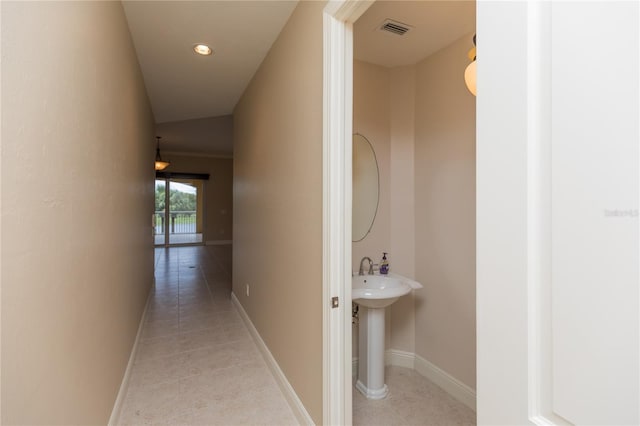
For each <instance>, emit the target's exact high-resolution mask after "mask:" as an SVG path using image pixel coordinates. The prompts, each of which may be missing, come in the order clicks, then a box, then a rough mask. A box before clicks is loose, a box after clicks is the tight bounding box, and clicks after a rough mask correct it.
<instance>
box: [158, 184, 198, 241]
mask: <svg viewBox="0 0 640 426" xmlns="http://www.w3.org/2000/svg"><path fill="white" fill-rule="evenodd" d="M203 186H204V181H202V180H201V179H175V178H163V179H156V182H155V213H154V238H155V245H156V246H165V247H166V246H174V245H193V244H202V242H203V241H204V239H203V229H204V226H203V225H204V223H203V221H204V215H203V205H204V202H203V201H204V200H203V194H204V191H203Z"/></svg>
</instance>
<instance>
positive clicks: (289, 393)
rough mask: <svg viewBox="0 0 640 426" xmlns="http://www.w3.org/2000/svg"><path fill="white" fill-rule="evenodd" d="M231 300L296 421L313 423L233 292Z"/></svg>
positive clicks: (306, 423)
mask: <svg viewBox="0 0 640 426" xmlns="http://www.w3.org/2000/svg"><path fill="white" fill-rule="evenodd" d="M231 300H232V301H233V304H234V305H235V306H236V308H238V312H239V313H240V316H241V317H242V320H243V321H244V323H245V324H246V326H247V328H248V329H249V333H250V334H251V337H253V340H254V341H255V343H256V345H257V346H258V349H259V350H260V352H261V353H262V356H263V357H264V360H265V362H266V363H267V365H268V366H269V369H270V370H271V373H272V374H273V376H274V377H275V379H276V382H277V383H278V386H279V387H280V390H281V391H282V393H283V394H284V396H285V398H286V399H287V402H288V403H289V406H290V407H291V410H292V411H293V414H294V415H295V416H296V418H297V419H298V422H299V423H300V424H301V425H313V424H314V423H313V419H312V418H311V416H310V415H309V413H308V412H307V409H306V408H305V407H304V404H302V401H300V398H298V395H297V394H296V391H295V390H294V389H293V386H291V383H289V381H288V380H287V377H286V376H285V375H284V373H283V372H282V370H281V369H280V366H279V365H278V362H277V361H276V360H275V358H274V357H273V355H271V352H270V351H269V348H268V347H267V345H266V344H265V343H264V340H262V337H260V333H258V330H257V329H256V327H255V326H254V325H253V323H252V322H251V318H249V315H247V312H246V311H245V310H244V308H243V307H242V305H241V304H240V301H239V300H238V298H237V297H236V295H235V294H234V293H231Z"/></svg>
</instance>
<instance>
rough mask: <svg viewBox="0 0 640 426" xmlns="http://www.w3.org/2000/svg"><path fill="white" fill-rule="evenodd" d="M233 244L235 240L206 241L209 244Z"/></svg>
mask: <svg viewBox="0 0 640 426" xmlns="http://www.w3.org/2000/svg"><path fill="white" fill-rule="evenodd" d="M230 244H233V240H209V241H207V242H206V243H205V245H207V246H226V245H230Z"/></svg>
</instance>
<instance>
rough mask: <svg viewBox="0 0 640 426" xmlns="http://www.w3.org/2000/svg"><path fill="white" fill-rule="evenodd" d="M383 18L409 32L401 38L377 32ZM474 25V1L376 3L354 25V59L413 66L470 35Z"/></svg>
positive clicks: (379, 63)
mask: <svg viewBox="0 0 640 426" xmlns="http://www.w3.org/2000/svg"><path fill="white" fill-rule="evenodd" d="M387 18H390V19H393V20H395V21H399V22H401V23H403V24H407V25H410V26H411V27H412V28H411V29H410V30H409V31H408V32H407V33H406V34H405V35H403V36H399V35H397V34H393V33H390V32H386V31H380V30H379V27H380V25H381V24H382V22H383V21H384V20H385V19H387ZM475 25H476V2H475V1H460V0H449V1H430V0H423V1H376V2H375V3H374V4H373V5H372V6H371V7H370V8H369V9H367V11H366V12H365V13H364V14H363V15H362V16H361V17H360V18H359V19H358V20H357V21H356V23H355V24H354V29H353V31H354V36H353V39H354V47H353V52H354V57H355V58H356V59H358V60H361V61H365V62H369V63H372V64H376V65H381V66H385V67H397V66H403V65H413V64H415V63H417V62H419V61H421V60H422V59H424V58H426V57H427V56H429V55H431V54H433V53H435V52H437V51H438V50H440V49H442V48H443V47H445V46H447V45H449V44H451V43H452V42H454V41H455V40H457V39H459V38H460V37H462V36H464V35H466V34H469V33H473V32H474V31H475ZM472 46H473V45H472V41H471V39H469V48H471V47H472Z"/></svg>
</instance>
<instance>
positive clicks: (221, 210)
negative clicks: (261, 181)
mask: <svg viewBox="0 0 640 426" xmlns="http://www.w3.org/2000/svg"><path fill="white" fill-rule="evenodd" d="M162 157H163V159H164V158H165V157H166V159H167V160H168V161H169V162H170V163H171V165H170V166H169V167H167V168H166V169H165V170H164V171H165V172H169V173H171V172H173V173H176V172H180V173H208V174H209V180H207V181H205V183H204V193H205V196H204V216H205V221H204V241H205V242H216V241H228V240H231V239H232V221H233V197H232V190H233V159H231V158H212V157H202V156H198V157H196V156H186V155H176V154H170V153H169V154H167V155H164V154H163V156H162Z"/></svg>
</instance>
